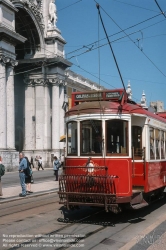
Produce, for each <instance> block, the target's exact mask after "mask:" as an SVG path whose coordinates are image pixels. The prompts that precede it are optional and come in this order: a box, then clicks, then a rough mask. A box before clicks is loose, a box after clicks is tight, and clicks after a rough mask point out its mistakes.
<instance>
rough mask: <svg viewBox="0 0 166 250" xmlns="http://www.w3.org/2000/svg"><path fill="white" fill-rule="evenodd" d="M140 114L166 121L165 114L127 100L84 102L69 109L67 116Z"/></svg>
mask: <svg viewBox="0 0 166 250" xmlns="http://www.w3.org/2000/svg"><path fill="white" fill-rule="evenodd" d="M98 113H99V114H101V113H102V114H118V113H121V114H140V115H145V116H147V117H151V118H154V119H156V120H159V121H161V122H164V123H165V122H166V118H164V116H162V117H161V116H160V114H154V113H152V112H150V111H148V110H146V109H144V108H143V107H142V106H141V105H139V104H135V103H130V102H125V103H124V104H123V105H120V103H119V102H113V101H92V102H82V103H80V104H78V105H76V106H74V107H72V108H71V109H70V110H69V111H67V112H66V117H67V116H70V115H81V114H98ZM165 117H166V113H165Z"/></svg>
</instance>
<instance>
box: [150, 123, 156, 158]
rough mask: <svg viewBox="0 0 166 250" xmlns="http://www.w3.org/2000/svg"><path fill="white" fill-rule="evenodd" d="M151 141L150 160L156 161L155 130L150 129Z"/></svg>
mask: <svg viewBox="0 0 166 250" xmlns="http://www.w3.org/2000/svg"><path fill="white" fill-rule="evenodd" d="M149 140H150V159H151V160H153V159H155V145H154V128H151V127H150V128H149Z"/></svg>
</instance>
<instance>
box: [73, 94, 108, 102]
mask: <svg viewBox="0 0 166 250" xmlns="http://www.w3.org/2000/svg"><path fill="white" fill-rule="evenodd" d="M98 98H103V93H101V92H99V93H86V94H85V93H84V94H76V95H75V100H85V99H88V100H95V99H98Z"/></svg>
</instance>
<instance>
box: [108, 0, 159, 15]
mask: <svg viewBox="0 0 166 250" xmlns="http://www.w3.org/2000/svg"><path fill="white" fill-rule="evenodd" d="M113 1H114V2H119V3H122V4H126V5H130V6H133V7H136V8H139V9H143V10H148V11H153V12H158V11H156V10H151V9H147V8H144V7H141V6H138V5H134V4H130V3H125V2H122V1H119V0H113Z"/></svg>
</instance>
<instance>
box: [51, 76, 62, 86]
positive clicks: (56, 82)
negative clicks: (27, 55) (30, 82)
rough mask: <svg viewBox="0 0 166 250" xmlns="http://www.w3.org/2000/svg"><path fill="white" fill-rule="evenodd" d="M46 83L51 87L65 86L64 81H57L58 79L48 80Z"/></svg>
mask: <svg viewBox="0 0 166 250" xmlns="http://www.w3.org/2000/svg"><path fill="white" fill-rule="evenodd" d="M48 81H49V83H50V84H51V85H52V86H65V85H66V82H65V80H63V79H59V78H49V79H48Z"/></svg>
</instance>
